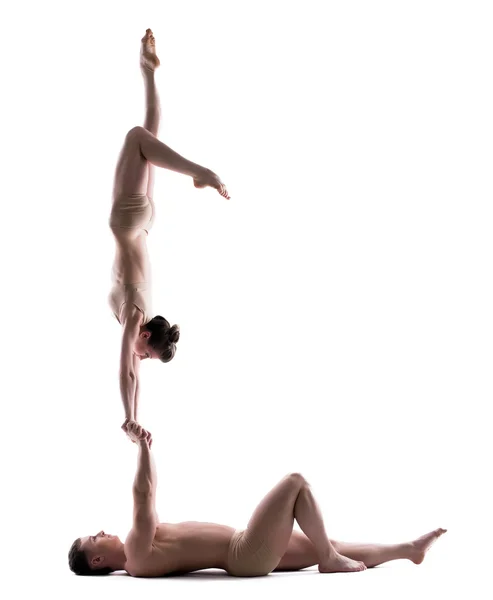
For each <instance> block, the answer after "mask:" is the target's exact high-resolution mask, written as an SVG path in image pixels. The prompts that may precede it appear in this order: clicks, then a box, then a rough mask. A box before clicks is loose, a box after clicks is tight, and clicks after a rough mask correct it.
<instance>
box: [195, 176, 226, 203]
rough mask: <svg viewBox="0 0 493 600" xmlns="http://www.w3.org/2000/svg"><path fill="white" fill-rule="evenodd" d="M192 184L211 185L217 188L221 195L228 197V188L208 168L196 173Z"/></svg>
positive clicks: (200, 186)
mask: <svg viewBox="0 0 493 600" xmlns="http://www.w3.org/2000/svg"><path fill="white" fill-rule="evenodd" d="M193 185H194V186H195V187H196V188H204V187H212V188H214V189H215V190H217V191H218V192H219V193H220V194H221V196H223V197H224V198H226V200H229V199H230V195H229V194H228V190H227V189H226V186H225V185H224V183H223V182H222V181H221V180H220V179H219V177H218V176H217V175H216V174H215V173H214V172H212V171H211V170H210V169H203V170H202V171H201V172H200V173H199V174H198V175H196V176H195V177H194V178H193Z"/></svg>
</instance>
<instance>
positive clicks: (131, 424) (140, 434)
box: [122, 419, 152, 448]
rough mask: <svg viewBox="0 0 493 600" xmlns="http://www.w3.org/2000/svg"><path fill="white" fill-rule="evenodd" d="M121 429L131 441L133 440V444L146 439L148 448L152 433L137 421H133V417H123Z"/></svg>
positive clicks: (150, 443) (150, 444)
mask: <svg viewBox="0 0 493 600" xmlns="http://www.w3.org/2000/svg"><path fill="white" fill-rule="evenodd" d="M122 429H123V431H124V432H125V433H126V434H127V435H128V437H129V438H130V439H131V440H132V442H134V444H137V443H138V442H140V441H142V440H146V441H147V443H148V444H149V448H150V447H151V446H152V435H151V433H150V431H147V429H144V428H143V427H142V426H141V425H139V424H138V423H137V421H134V420H133V419H125V421H124V422H123V425H122Z"/></svg>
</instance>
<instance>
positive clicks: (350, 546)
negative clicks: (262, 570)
mask: <svg viewBox="0 0 493 600" xmlns="http://www.w3.org/2000/svg"><path fill="white" fill-rule="evenodd" d="M446 531H447V530H446V529H435V530H434V531H431V532H430V533H427V534H425V535H422V536H421V537H419V538H417V539H416V540H414V541H412V542H404V543H402V544H354V543H348V542H338V541H336V540H331V543H332V545H333V546H334V548H335V549H336V551H337V552H339V554H342V555H344V556H347V557H349V558H352V559H353V560H359V561H361V562H363V563H365V565H366V566H367V567H376V566H377V565H381V564H383V563H386V562H389V561H391V560H398V559H407V560H411V561H412V562H413V563H415V564H417V565H419V564H421V563H422V562H423V560H424V558H425V555H426V553H427V552H428V550H429V549H430V547H431V546H432V545H433V543H434V542H435V541H436V540H437V539H438V538H439V537H440V536H442V535H443V534H444V533H445V532H446ZM316 564H317V552H316V550H315V547H314V545H313V544H312V542H311V541H310V540H309V539H308V538H307V537H306V535H304V534H302V533H300V532H298V531H293V534H292V536H291V539H290V540H289V545H288V549H287V550H286V553H285V554H284V556H283V557H282V559H281V562H280V563H279V565H278V566H277V568H276V569H275V570H276V571H297V570H299V569H305V568H306V567H312V566H314V565H316Z"/></svg>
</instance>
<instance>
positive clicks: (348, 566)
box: [318, 552, 366, 573]
mask: <svg viewBox="0 0 493 600" xmlns="http://www.w3.org/2000/svg"><path fill="white" fill-rule="evenodd" d="M318 570H319V571H320V573H352V572H353V571H364V570H366V565H365V563H362V562H361V561H359V560H353V559H352V558H348V557H347V556H343V555H342V554H339V552H335V553H334V554H332V555H331V556H330V558H327V559H325V560H324V561H323V562H321V563H319V565H318Z"/></svg>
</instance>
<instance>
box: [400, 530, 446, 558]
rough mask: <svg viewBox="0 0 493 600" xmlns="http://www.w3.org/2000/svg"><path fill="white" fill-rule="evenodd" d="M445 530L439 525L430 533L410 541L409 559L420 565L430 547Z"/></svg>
mask: <svg viewBox="0 0 493 600" xmlns="http://www.w3.org/2000/svg"><path fill="white" fill-rule="evenodd" d="M446 531H447V530H446V529H442V528H441V527H440V528H439V529H435V531H431V532H430V533H427V534H425V535H422V536H421V537H419V538H418V539H417V540H414V542H411V544H410V545H411V549H410V556H409V559H410V560H412V561H413V563H414V564H416V565H420V564H421V563H422V562H423V560H424V558H425V554H426V553H427V552H428V550H429V549H430V547H431V546H432V545H433V544H434V543H435V542H436V541H437V539H438V538H439V537H440V536H442V535H443V534H444V533H446Z"/></svg>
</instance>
